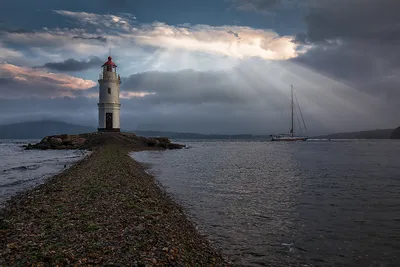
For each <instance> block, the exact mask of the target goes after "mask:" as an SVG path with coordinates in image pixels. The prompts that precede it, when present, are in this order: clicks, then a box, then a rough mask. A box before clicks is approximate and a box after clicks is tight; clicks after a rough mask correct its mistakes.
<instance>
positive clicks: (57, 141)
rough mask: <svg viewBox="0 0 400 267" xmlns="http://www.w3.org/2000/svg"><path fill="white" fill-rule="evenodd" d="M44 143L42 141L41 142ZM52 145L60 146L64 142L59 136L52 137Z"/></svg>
mask: <svg viewBox="0 0 400 267" xmlns="http://www.w3.org/2000/svg"><path fill="white" fill-rule="evenodd" d="M41 143H42V142H41ZM49 143H50V145H51V146H60V145H62V143H63V140H62V139H61V138H58V137H51V138H50V140H49Z"/></svg>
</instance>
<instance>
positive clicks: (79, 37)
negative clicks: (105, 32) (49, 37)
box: [72, 36, 107, 43]
mask: <svg viewBox="0 0 400 267" xmlns="http://www.w3.org/2000/svg"><path fill="white" fill-rule="evenodd" d="M72 39H82V40H95V41H99V42H102V43H106V42H107V38H106V37H103V36H93V37H85V36H74V37H72Z"/></svg>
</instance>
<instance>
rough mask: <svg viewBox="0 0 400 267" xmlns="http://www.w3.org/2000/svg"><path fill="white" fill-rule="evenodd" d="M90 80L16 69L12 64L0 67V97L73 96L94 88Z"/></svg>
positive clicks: (34, 70)
mask: <svg viewBox="0 0 400 267" xmlns="http://www.w3.org/2000/svg"><path fill="white" fill-rule="evenodd" d="M95 85H96V83H95V82H93V81H91V80H84V79H81V78H76V77H73V76H69V75H65V74H56V73H50V72H45V71H42V70H37V69H31V68H25V67H18V66H15V65H12V64H1V65H0V97H1V98H21V97H22V98H28V97H42V98H51V97H62V96H70V97H73V96H74V92H75V91H80V90H87V89H89V88H92V87H93V86H95Z"/></svg>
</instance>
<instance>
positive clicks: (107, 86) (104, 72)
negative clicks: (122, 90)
mask: <svg viewBox="0 0 400 267" xmlns="http://www.w3.org/2000/svg"><path fill="white" fill-rule="evenodd" d="M120 84H121V79H120V77H119V75H118V74H117V65H115V63H114V62H113V61H112V58H111V56H109V57H108V61H107V62H106V63H104V64H103V66H101V73H100V77H99V103H98V104H97V106H98V107H99V127H98V129H97V130H98V131H99V132H119V131H120V121H119V116H120V109H121V104H120V103H119V86H120Z"/></svg>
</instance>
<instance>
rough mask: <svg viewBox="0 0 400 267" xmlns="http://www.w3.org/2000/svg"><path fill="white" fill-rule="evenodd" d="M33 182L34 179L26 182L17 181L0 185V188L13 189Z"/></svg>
mask: <svg viewBox="0 0 400 267" xmlns="http://www.w3.org/2000/svg"><path fill="white" fill-rule="evenodd" d="M35 180H36V179H35V178H32V179H26V180H18V181H15V182H12V183H8V184H3V185H0V188H4V187H14V186H17V185H21V184H25V183H29V182H32V181H35Z"/></svg>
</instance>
